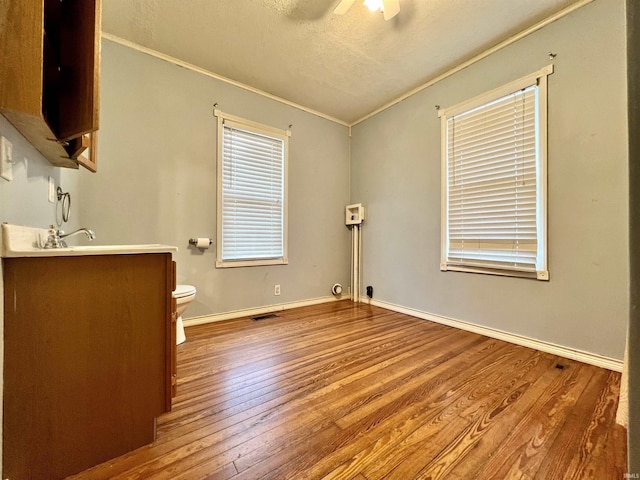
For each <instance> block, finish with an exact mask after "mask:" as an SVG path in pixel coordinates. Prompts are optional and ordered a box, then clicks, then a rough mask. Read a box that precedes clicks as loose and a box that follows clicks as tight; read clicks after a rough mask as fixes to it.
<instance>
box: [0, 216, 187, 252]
mask: <svg viewBox="0 0 640 480" xmlns="http://www.w3.org/2000/svg"><path fill="white" fill-rule="evenodd" d="M47 236H48V230H47V229H46V228H34V227H23V226H21V225H11V224H6V223H5V224H2V235H1V236H0V237H1V238H0V256H1V257H3V258H19V257H71V256H81V255H126V254H137V253H171V254H174V253H176V252H177V251H178V248H177V247H174V246H171V245H161V244H147V245H78V246H70V247H66V248H51V249H44V248H42V245H44V243H45V242H46V239H47Z"/></svg>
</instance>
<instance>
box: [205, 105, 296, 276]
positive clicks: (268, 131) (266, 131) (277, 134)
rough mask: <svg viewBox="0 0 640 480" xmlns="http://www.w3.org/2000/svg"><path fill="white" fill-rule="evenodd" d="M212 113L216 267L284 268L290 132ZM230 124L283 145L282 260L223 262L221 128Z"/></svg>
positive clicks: (286, 258)
mask: <svg viewBox="0 0 640 480" xmlns="http://www.w3.org/2000/svg"><path fill="white" fill-rule="evenodd" d="M213 114H214V115H215V116H216V117H217V119H218V125H217V135H218V139H217V156H218V158H217V170H216V171H217V176H218V179H217V193H216V198H217V202H216V203H217V206H216V211H217V213H216V241H217V243H216V268H233V267H256V266H264V265H287V264H288V263H289V253H288V252H289V240H288V237H289V187H288V182H289V138H290V137H291V130H281V129H278V128H275V127H271V126H269V125H264V124H262V123H258V122H254V121H251V120H246V119H244V118H241V117H237V116H235V115H230V114H228V113H224V112H222V111H220V110H218V109H215V110H214V112H213ZM225 124H227V125H233V126H236V127H238V128H240V129H243V130H247V131H250V132H253V133H257V134H260V135H266V136H269V137H274V138H279V139H281V140H283V142H284V165H283V175H284V178H283V190H284V193H283V199H282V201H283V225H282V236H283V239H282V242H283V244H282V257H277V258H257V259H244V260H223V259H222V160H223V157H222V141H223V127H224V125H225Z"/></svg>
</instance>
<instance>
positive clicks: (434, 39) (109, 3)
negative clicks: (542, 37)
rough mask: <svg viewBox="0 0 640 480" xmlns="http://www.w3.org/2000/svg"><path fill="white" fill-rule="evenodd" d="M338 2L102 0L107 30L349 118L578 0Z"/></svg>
mask: <svg viewBox="0 0 640 480" xmlns="http://www.w3.org/2000/svg"><path fill="white" fill-rule="evenodd" d="M337 3H338V1H337V0H180V1H176V0H135V1H131V0H103V30H104V31H105V32H107V33H109V34H112V35H115V36H117V37H120V38H123V39H125V40H128V41H131V42H134V43H136V44H139V45H141V46H144V47H147V48H150V49H153V50H156V51H158V52H161V53H164V54H166V55H169V56H172V57H175V58H178V59H180V60H182V61H184V62H188V63H191V64H193V65H196V66H198V67H201V68H203V69H205V70H208V71H210V72H214V73H216V74H218V75H222V76H224V77H227V78H229V79H232V80H235V81H237V82H241V83H244V84H246V85H249V86H251V87H254V88H257V89H260V90H262V91H264V92H267V93H270V94H272V95H276V96H278V97H281V98H283V99H286V100H288V101H290V102H294V103H297V104H299V105H302V106H304V107H306V108H309V109H313V110H316V111H319V112H322V113H324V114H325V115H329V116H331V117H334V118H337V119H339V120H342V121H343V122H346V123H352V122H354V121H356V120H358V119H360V118H362V117H363V116H365V115H367V114H368V113H370V112H372V111H373V110H375V109H377V108H378V107H380V106H382V105H384V104H385V103H387V102H389V101H392V100H393V99H395V98H397V97H399V96H401V95H402V94H404V93H406V92H408V91H410V90H411V89H413V88H415V87H417V86H419V85H421V84H423V83H425V82H427V81H429V80H431V79H433V78H435V77H436V76H438V75H439V74H442V73H444V72H445V71H447V70H449V69H451V68H453V67H455V66H457V65H459V64H461V63H462V62H464V61H465V60H468V59H470V58H472V57H473V56H475V55H477V54H478V53H480V52H482V51H484V50H486V49H487V48H489V47H492V46H494V45H496V44H498V43H499V42H501V41H503V40H505V39H506V38H508V37H510V36H512V35H514V34H516V33H519V32H521V31H522V30H524V29H526V28H527V27H529V26H531V25H534V24H535V23H537V22H539V21H541V20H543V19H545V18H547V17H549V16H551V15H552V14H554V13H556V12H558V11H560V10H562V9H563V8H565V7H567V6H569V5H571V4H573V3H576V0H400V13H399V14H398V15H397V16H396V17H395V18H393V19H392V20H390V21H388V22H385V21H384V19H383V18H382V14H381V13H379V12H376V13H374V12H370V11H369V10H368V9H367V8H366V7H364V6H363V5H362V2H361V1H357V2H356V3H355V4H354V5H353V7H352V8H351V9H350V10H349V12H347V14H346V15H343V16H338V15H334V14H333V13H332V10H333V8H334V7H335V5H336V4H337ZM541 48H544V47H541ZM544 53H545V52H544V51H542V52H541V54H544Z"/></svg>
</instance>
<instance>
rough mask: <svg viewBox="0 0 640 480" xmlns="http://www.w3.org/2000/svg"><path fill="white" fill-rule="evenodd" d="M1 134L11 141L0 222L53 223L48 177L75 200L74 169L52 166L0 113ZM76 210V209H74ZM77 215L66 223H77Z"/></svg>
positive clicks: (1, 185) (0, 183)
mask: <svg viewBox="0 0 640 480" xmlns="http://www.w3.org/2000/svg"><path fill="white" fill-rule="evenodd" d="M0 135H2V136H4V137H6V138H7V139H8V140H9V141H10V142H11V144H12V145H13V161H14V162H15V164H14V165H13V180H11V181H7V180H5V179H4V178H0V223H2V222H5V223H13V224H17V225H26V226H29V227H41V228H46V227H48V226H49V225H50V224H53V223H55V211H56V210H55V208H56V207H55V204H53V203H49V201H48V194H49V177H52V178H53V179H54V182H55V184H56V186H58V185H60V186H61V187H62V188H63V189H64V190H65V191H69V192H71V194H72V201H73V200H77V198H76V196H75V193H76V180H75V178H74V177H75V172H73V173H71V172H70V171H69V170H68V169H62V168H56V167H53V166H52V165H51V164H50V163H49V162H48V161H47V160H45V159H44V157H42V155H40V153H39V152H38V151H37V150H36V149H35V148H34V147H33V146H32V145H31V144H30V143H29V142H28V141H27V140H26V139H25V138H24V137H23V136H22V135H21V134H20V132H18V131H17V130H16V129H15V128H14V127H13V125H11V123H9V121H8V120H7V119H6V118H4V117H3V116H2V115H0ZM74 213H75V209H74ZM75 217H77V215H73V214H72V216H71V219H70V221H69V226H70V227H74V226H75V225H76V223H75V220H76V218H75ZM64 228H66V229H68V227H66V226H65V227H64Z"/></svg>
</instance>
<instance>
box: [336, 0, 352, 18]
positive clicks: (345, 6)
mask: <svg viewBox="0 0 640 480" xmlns="http://www.w3.org/2000/svg"><path fill="white" fill-rule="evenodd" d="M355 1H356V0H342V1H341V2H340V3H339V4H338V6H337V7H336V9H335V10H334V11H333V13H335V14H336V15H344V14H345V13H347V10H349V9H350V8H351V5H353V2H355Z"/></svg>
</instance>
